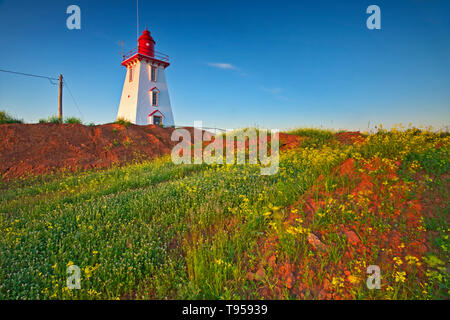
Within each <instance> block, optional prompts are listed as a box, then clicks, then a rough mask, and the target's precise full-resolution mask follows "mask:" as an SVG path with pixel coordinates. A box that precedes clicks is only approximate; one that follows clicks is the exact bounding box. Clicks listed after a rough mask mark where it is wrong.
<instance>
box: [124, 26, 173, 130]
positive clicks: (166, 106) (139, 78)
mask: <svg viewBox="0 0 450 320" xmlns="http://www.w3.org/2000/svg"><path fill="white" fill-rule="evenodd" d="M155 44H156V42H155V40H153V38H152V36H151V35H150V31H148V30H147V29H145V30H144V31H143V33H142V35H141V36H140V37H139V40H138V47H137V48H135V49H133V50H131V51H130V52H128V53H127V54H124V55H123V60H122V65H123V66H124V67H126V68H127V73H126V76H125V81H124V83H123V89H122V97H121V98H120V104H119V111H118V113H117V119H124V120H127V121H130V122H131V123H134V124H138V125H147V124H154V125H164V126H173V125H175V122H174V120H173V114H172V107H171V105H170V98H169V91H168V88H167V83H166V75H165V70H166V68H167V67H168V66H169V65H170V63H169V56H168V55H166V54H163V53H160V52H157V51H155Z"/></svg>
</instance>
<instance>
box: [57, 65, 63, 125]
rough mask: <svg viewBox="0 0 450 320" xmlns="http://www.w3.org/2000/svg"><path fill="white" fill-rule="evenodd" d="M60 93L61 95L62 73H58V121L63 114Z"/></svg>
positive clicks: (60, 120)
mask: <svg viewBox="0 0 450 320" xmlns="http://www.w3.org/2000/svg"><path fill="white" fill-rule="evenodd" d="M62 95H63V76H62V74H60V75H59V103H58V106H59V109H58V116H59V123H62V122H63V114H62Z"/></svg>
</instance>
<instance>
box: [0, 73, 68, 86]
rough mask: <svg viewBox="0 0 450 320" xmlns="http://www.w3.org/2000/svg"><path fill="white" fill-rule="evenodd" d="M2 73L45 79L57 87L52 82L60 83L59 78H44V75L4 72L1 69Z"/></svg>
mask: <svg viewBox="0 0 450 320" xmlns="http://www.w3.org/2000/svg"><path fill="white" fill-rule="evenodd" d="M0 71H1V72H7V73H13V74H19V75H22V76H28V77H35V78H43V79H47V80H48V81H50V83H51V84H53V85H56V83H53V82H52V80H54V81H58V80H59V79H57V78H51V77H47V76H42V75H38V74H32V73H23V72H17V71H10V70H3V69H0Z"/></svg>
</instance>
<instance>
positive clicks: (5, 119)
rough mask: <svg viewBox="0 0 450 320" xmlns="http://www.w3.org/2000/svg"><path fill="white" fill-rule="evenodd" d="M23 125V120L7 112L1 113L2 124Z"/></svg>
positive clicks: (0, 122) (0, 121)
mask: <svg viewBox="0 0 450 320" xmlns="http://www.w3.org/2000/svg"><path fill="white" fill-rule="evenodd" d="M7 123H23V120H21V119H17V118H14V117H13V116H11V115H9V114H8V113H6V112H5V111H0V124H7Z"/></svg>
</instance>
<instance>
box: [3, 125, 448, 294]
mask: <svg viewBox="0 0 450 320" xmlns="http://www.w3.org/2000/svg"><path fill="white" fill-rule="evenodd" d="M297 133H298V134H303V135H307V136H309V137H310V139H309V140H307V141H308V142H307V144H305V145H304V146H303V147H301V148H298V149H295V150H291V151H287V152H284V153H282V155H281V162H280V171H279V173H278V174H276V175H274V176H261V175H260V170H259V168H258V167H256V166H238V165H236V166H228V165H226V166H221V165H220V166H218V165H216V166H215V165H213V166H204V165H173V164H172V163H171V161H170V158H163V159H160V160H157V161H153V162H147V163H144V164H140V165H132V166H128V167H124V168H115V169H111V170H107V171H102V172H88V173H82V174H77V175H68V176H61V177H54V178H51V179H43V180H42V179H34V180H30V181H17V182H16V183H15V184H12V185H11V184H9V185H2V186H1V188H2V189H1V195H0V213H1V215H0V229H1V234H0V251H1V253H2V254H1V256H0V299H17V298H19V299H30V298H38V299H45V298H109V299H114V298H124V297H125V298H130V297H131V298H232V299H235V298H236V299H237V298H264V297H278V298H302V297H316V298H317V297H320V296H317V295H315V293H314V290H313V289H312V288H306V289H305V290H303V292H302V293H305V292H308V294H307V295H306V296H305V295H303V296H302V295H301V294H300V293H297V292H295V291H293V290H292V286H287V287H286V288H284V289H283V288H282V289H283V290H281V291H280V290H275V289H276V288H277V287H278V289H279V287H280V281H279V282H277V283H275V282H274V280H275V279H276V276H275V275H273V277H271V276H270V275H271V273H270V271H271V270H268V269H265V272H264V273H263V275H264V276H260V277H256V278H254V277H249V273H250V274H251V273H252V272H253V271H255V268H257V266H258V265H260V264H261V260H263V259H264V252H261V249H260V247H261V239H268V238H271V237H276V238H277V239H279V243H278V244H277V247H276V251H277V257H278V260H279V261H288V260H289V261H290V262H291V263H292V264H293V263H294V262H295V263H298V262H299V261H310V260H308V259H307V257H309V256H311V255H317V256H320V254H321V253H320V252H318V251H313V250H310V247H308V246H310V245H309V244H308V242H307V241H306V240H305V239H306V238H305V237H306V234H302V232H298V234H296V232H292V230H291V232H289V233H288V232H286V231H287V230H288V229H283V227H282V226H285V225H286V224H283V223H285V220H287V218H288V216H289V214H290V211H292V206H293V205H295V206H296V209H294V210H295V211H300V212H302V211H303V209H304V207H303V205H304V203H302V202H301V200H299V199H301V196H302V195H304V194H305V192H307V191H308V190H311V188H312V187H313V186H314V185H317V184H318V182H317V181H318V177H319V176H322V177H325V181H326V182H327V183H329V185H330V189H333V186H334V185H339V184H347V183H349V182H348V179H347V178H345V177H339V176H336V175H334V174H333V173H332V172H333V168H335V167H336V166H338V165H339V164H340V163H342V162H343V161H344V160H346V159H347V158H349V157H353V158H355V157H356V158H357V159H371V158H373V157H374V156H378V157H382V158H386V159H389V160H392V161H393V159H394V158H396V157H400V159H399V160H405V161H403V163H408V166H406V167H405V168H404V169H405V170H406V172H408V170H409V169H410V166H409V163H410V162H412V161H414V160H416V162H417V164H418V165H419V167H417V168H416V167H415V170H419V169H420V168H425V169H426V168H428V167H430V169H429V170H431V171H432V173H433V174H435V175H436V176H442V175H444V176H445V174H446V173H448V157H447V158H445V161H444V162H442V163H441V162H439V161H441V160H442V159H441V158H442V155H440V154H439V155H436V154H431V157H432V158H433V159H434V158H436V157H441V158H440V159H441V160H438V163H437V165H436V163H434V165H433V166H429V165H427V163H428V162H427V161H428V160H427V159H428V158H427V157H424V158H423V159H422V158H420V156H421V155H425V154H427V152H430V150H436V145H438V144H441V145H443V146H442V147H441V150H444V152H446V153H445V154H446V155H448V148H449V143H448V142H449V140H448V138H441V137H439V136H437V135H430V134H425V133H424V134H422V133H417V132H416V133H413V132H410V133H408V134H402V133H395V132H394V133H390V134H387V133H384V134H379V135H377V136H373V137H371V139H369V141H368V142H367V144H364V145H351V146H345V145H341V144H339V143H338V142H337V141H334V140H333V139H332V136H331V135H330V133H329V132H321V131H308V132H307V134H306V133H305V132H303V131H299V132H297ZM412 152H414V154H415V155H417V157H418V160H417V159H416V158H414V159H413V158H411V159H410V158H407V159H406V157H413V156H410V154H412ZM360 161H362V160H360ZM408 161H409V162H408ZM442 167H444V169H442ZM436 168H438V169H436ZM399 170H400V169H399ZM427 170H428V169H427ZM437 170H440V171H439V172H437ZM442 170H444V171H443V172H442ZM402 177H403V178H404V179H405V180H407V179H411V177H410V176H408V175H404V176H402ZM321 181H322V180H321ZM439 181H441V180H440V179H439V178H437V179H434V180H433V181H432V182H430V181H428V184H429V186H430V187H432V188H434V187H435V186H437V185H438V184H439ZM321 183H323V182H321ZM327 185H328V184H327ZM334 188H336V186H334ZM436 188H437V187H436ZM440 190H441V191H442V192H444V193H445V192H448V190H447V188H441V189H440ZM317 197H319V195H318V196H317ZM442 197H444V199H448V194H444V195H443V196H442ZM446 208H448V206H446V207H445V206H444V209H442V210H444V211H445V210H447V211H445V213H441V215H443V217H442V218H440V219H438V218H436V217H431V218H430V219H434V220H429V221H428V222H427V223H428V224H429V225H430V226H429V227H430V228H434V229H435V230H437V231H436V232H437V233H439V235H437V236H436V237H434V238H433V239H439V240H433V241H434V242H436V243H435V244H436V245H437V247H436V249H435V250H434V253H433V256H432V257H435V259H437V262H436V261H435V262H434V265H433V266H430V267H429V274H430V275H429V276H428V280H427V279H424V280H422V279H419V278H417V280H416V278H414V279H412V278H411V279H409V278H408V281H409V282H407V283H408V286H415V287H417V288H415V289H414V290H410V288H409V287H408V288H404V287H405V285H403V286H400V284H399V286H397V287H395V289H394V290H395V292H394V293H395V294H396V295H395V296H394V295H393V294H394V293H391V291H390V289H389V290H387V287H388V286H387V285H384V283H383V285H384V286H383V290H381V291H380V292H379V293H378V296H377V295H375V294H372V293H367V292H365V291H367V289H364V286H365V285H364V284H362V283H360V284H355V287H357V289H355V288H353V289H355V290H354V291H351V293H350V294H351V295H350V297H356V298H357V297H360V298H366V297H380V295H381V297H402V298H417V297H418V298H427V297H441V296H442V294H443V293H442V292H444V294H446V293H447V292H446V290H448V289H447V288H446V283H447V281H448V280H447V279H448V278H447V274H446V273H444V272H443V271H442V265H441V264H440V262H442V261H447V260H446V259H447V258H446V254H447V249H446V248H447V247H448V238H447V226H446V225H445V223H446V215H447V213H448V209H446ZM355 210H357V209H355ZM335 213H336V212H335ZM366 214H369V213H366ZM336 215H337V213H336ZM337 216H338V215H337ZM304 218H305V223H304V224H303V226H302V227H303V228H305V230H308V229H309V230H310V231H311V230H312V231H313V232H315V230H317V228H318V226H321V225H323V224H321V223H318V221H314V220H313V221H308V219H306V215H305V216H304ZM307 224H308V225H307ZM328 224H333V220H332V219H331V221H328ZM398 228H399V227H398ZM296 230H298V229H296ZM330 232H331V231H330ZM303 233H304V232H303ZM333 239H334V238H333V233H331V234H330V236H329V237H327V238H323V239H322V241H323V242H324V243H325V244H327V245H329V246H330V248H331V249H330V251H332V250H334V249H333V248H335V246H333V245H334V244H335V242H336V241H334V240H333ZM342 246H348V243H345V241H344V244H342ZM299 248H303V249H304V250H300V249H299ZM342 250H345V248H344V247H343V248H342ZM293 255H294V256H295V259H291V258H292V256H293ZM290 257H291V258H290ZM330 257H331V258H330ZM337 257H339V253H336V254H334V255H333V254H330V255H329V256H327V257H323V259H322V260H321V261H322V262H321V263H324V264H332V263H333V261H334V260H333V259H336V258H337ZM303 258H305V259H303ZM302 259H303V260H302ZM433 259H434V258H433ZM311 261H313V260H311ZM72 263H74V264H76V265H78V266H79V267H80V268H81V269H82V283H81V287H82V289H81V290H68V289H67V288H66V285H65V284H66V279H67V275H66V266H67V265H70V264H72ZM311 263H313V262H311ZM445 263H446V262H445ZM405 264H406V263H405ZM324 270H328V269H324ZM272 271H273V270H272ZM338 271H339V270H338ZM432 272H434V273H433V274H431V273H432ZM305 274H307V273H305ZM337 276H338V275H336V277H333V280H332V281H334V282H333V286H334V285H335V286H336V288H335V289H336V290H334V289H330V290H332V291H333V290H334V291H333V294H335V295H334V296H333V297H336V295H338V294H339V290H340V289H339V281H340V280H335V279H334V278H336V279H339V278H338V277H337ZM392 276H395V275H394V274H393V275H392ZM408 276H409V275H408ZM433 279H434V280H433ZM436 279H437V280H436ZM439 279H440V280H439ZM321 280H323V279H321ZM330 280H331V279H330ZM336 281H337V283H336ZM433 281H434V282H433ZM394 282H395V281H394ZM424 283H429V288H428V292H427V293H423V292H424V291H425V290H424V289H422V287H421V286H423V285H424ZM439 285H440V286H441V287H442V288H439ZM333 286H331V287H333ZM267 288H269V289H267ZM418 288H421V289H418ZM262 289H265V290H262ZM416 289H417V290H416ZM268 290H269V291H268ZM364 290H365V291H364ZM421 292H422V293H421ZM344 297H346V296H344Z"/></svg>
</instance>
